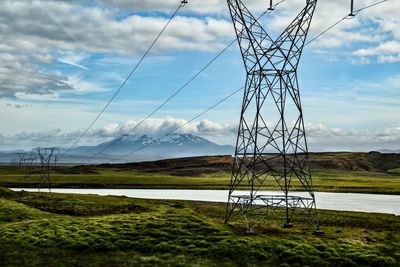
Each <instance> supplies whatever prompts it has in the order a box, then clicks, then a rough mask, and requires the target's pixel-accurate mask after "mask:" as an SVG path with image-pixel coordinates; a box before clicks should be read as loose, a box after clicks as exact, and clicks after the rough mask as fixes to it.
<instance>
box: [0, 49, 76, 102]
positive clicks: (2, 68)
mask: <svg viewBox="0 0 400 267" xmlns="http://www.w3.org/2000/svg"><path fill="white" fill-rule="evenodd" d="M70 89H72V87H71V86H70V85H69V84H68V78H67V77H66V76H63V75H61V74H57V73H48V72H44V71H41V70H40V69H39V68H38V66H37V65H35V64H33V63H31V61H30V58H29V57H27V56H25V55H23V54H20V55H16V54H10V53H0V98H1V97H8V98H15V97H19V96H21V95H37V96H46V95H53V96H56V95H57V93H58V92H59V91H61V90H70Z"/></svg>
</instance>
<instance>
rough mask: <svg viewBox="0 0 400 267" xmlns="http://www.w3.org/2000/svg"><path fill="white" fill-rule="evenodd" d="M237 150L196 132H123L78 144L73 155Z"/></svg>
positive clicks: (130, 156)
mask: <svg viewBox="0 0 400 267" xmlns="http://www.w3.org/2000/svg"><path fill="white" fill-rule="evenodd" d="M233 153H234V147H233V146H230V145H218V144H215V143H213V142H211V141H209V140H207V139H205V138H202V137H199V136H195V135H192V134H171V135H168V136H165V137H154V136H151V135H140V136H137V135H136V136H135V135H133V136H119V137H116V138H114V139H113V140H111V141H107V142H104V143H101V144H99V145H96V146H81V147H77V148H74V149H72V150H71V152H70V155H71V157H72V156H76V157H79V158H82V156H87V155H95V157H94V159H96V158H97V159H99V158H102V159H107V158H110V159H111V158H116V157H121V160H120V161H140V160H153V159H162V158H177V157H189V156H204V155H231V154H233ZM71 159H72V158H70V160H71Z"/></svg>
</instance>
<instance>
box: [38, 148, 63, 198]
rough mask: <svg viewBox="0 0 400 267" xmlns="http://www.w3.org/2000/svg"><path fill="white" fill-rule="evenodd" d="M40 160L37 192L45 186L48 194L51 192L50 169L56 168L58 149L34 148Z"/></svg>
mask: <svg viewBox="0 0 400 267" xmlns="http://www.w3.org/2000/svg"><path fill="white" fill-rule="evenodd" d="M35 150H36V152H37V155H38V157H39V159H40V182H39V191H40V189H41V188H42V187H45V186H46V185H47V187H48V189H49V192H50V191H51V175H50V171H51V169H52V168H55V167H56V166H57V156H58V154H59V149H58V148H56V147H37V148H35Z"/></svg>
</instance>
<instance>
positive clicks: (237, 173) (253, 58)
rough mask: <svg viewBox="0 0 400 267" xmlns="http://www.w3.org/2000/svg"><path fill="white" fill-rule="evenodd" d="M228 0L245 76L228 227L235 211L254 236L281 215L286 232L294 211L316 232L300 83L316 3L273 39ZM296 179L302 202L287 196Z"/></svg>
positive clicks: (310, 3) (242, 8)
mask: <svg viewBox="0 0 400 267" xmlns="http://www.w3.org/2000/svg"><path fill="white" fill-rule="evenodd" d="M227 2H228V6H229V10H230V13H231V17H232V21H233V25H234V28H235V31H236V36H237V40H238V43H239V46H240V49H241V53H242V57H243V61H244V65H245V69H246V74H247V76H246V85H245V92H244V98H243V105H242V110H241V117H240V123H239V130H238V137H237V142H236V150H235V158H234V164H233V168H232V177H231V183H230V189H229V196H228V203H227V208H226V215H225V222H226V223H227V222H228V221H229V220H230V218H231V217H232V215H233V214H236V213H237V212H239V213H241V214H242V215H243V216H244V218H245V220H246V223H247V227H248V229H249V230H253V229H254V227H255V226H256V225H257V221H260V220H263V219H265V218H267V217H269V216H270V215H273V214H272V213H274V212H275V211H276V210H281V211H284V222H283V225H284V227H291V226H292V224H291V221H292V218H293V215H294V214H295V213H297V214H300V215H302V216H304V218H305V219H306V220H307V221H309V222H310V223H311V224H312V225H313V226H315V227H316V229H317V230H319V221H318V216H317V209H316V203H315V196H314V191H313V185H312V179H311V172H310V167H309V159H308V148H307V141H306V134H305V130H304V120H303V112H302V107H301V101H300V92H299V86H298V80H297V66H298V64H299V60H300V57H301V54H302V51H303V47H304V44H305V40H306V37H307V33H308V30H309V27H310V24H311V20H312V17H313V14H314V11H315V6H316V4H317V0H307V1H306V4H305V7H304V8H303V10H302V11H301V12H300V13H299V14H298V15H297V17H296V18H295V19H294V20H293V21H292V22H291V23H290V25H289V26H288V27H287V28H286V29H285V30H284V31H283V32H282V34H281V35H280V36H279V37H278V38H277V39H276V40H273V39H272V38H271V37H270V35H269V34H268V33H267V32H266V31H265V29H264V28H263V27H262V26H261V24H260V23H259V21H258V20H257V19H256V18H255V17H254V16H253V15H252V14H251V13H250V11H249V10H248V9H247V8H246V6H245V5H244V4H243V3H242V1H240V0H227ZM295 181H296V182H297V185H300V186H302V188H303V189H304V191H305V192H306V196H299V195H293V194H292V192H291V191H292V189H293V185H294V184H293V183H294V182H295ZM263 189H272V190H279V191H278V193H276V194H274V195H270V194H266V193H263V192H262V191H261V190H263ZM242 190H244V191H242Z"/></svg>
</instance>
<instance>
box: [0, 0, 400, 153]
mask: <svg viewBox="0 0 400 267" xmlns="http://www.w3.org/2000/svg"><path fill="white" fill-rule="evenodd" d="M188 2H189V3H188V4H187V5H186V6H185V7H183V8H181V9H180V10H179V12H178V14H177V15H176V17H175V18H174V19H173V20H172V21H171V23H170V25H169V26H168V27H167V29H166V31H165V32H164V33H163V35H162V36H161V37H160V39H159V41H158V42H157V43H156V44H155V46H154V47H153V49H152V51H151V52H150V53H149V55H148V56H147V57H146V58H145V59H144V61H143V62H142V64H141V65H140V66H139V68H138V69H137V71H136V72H135V73H134V75H133V76H132V77H131V79H130V80H129V82H128V83H127V84H126V85H125V86H124V87H123V89H122V90H121V91H120V93H119V94H118V95H117V97H116V98H115V99H114V101H113V102H112V103H111V105H110V106H109V107H108V108H107V109H106V111H105V112H104V114H103V115H102V116H101V117H100V119H99V120H98V121H97V122H96V123H95V124H94V126H93V128H92V129H91V130H90V131H89V132H88V134H87V135H86V136H85V138H83V139H82V141H81V142H80V143H79V144H78V145H86V144H97V143H99V142H102V141H106V140H109V139H112V138H114V137H116V136H119V135H122V134H126V133H127V132H129V130H130V129H132V128H133V127H135V125H137V123H138V122H139V121H141V119H143V118H144V117H146V116H147V115H148V114H149V113H150V112H152V111H153V110H154V109H155V108H156V107H157V106H159V105H160V104H161V103H162V102H163V101H164V100H165V99H167V98H168V97H169V96H170V95H172V94H173V93H174V92H175V91H176V90H178V89H179V88H181V87H182V86H183V85H184V84H185V83H186V82H187V81H188V80H189V79H190V78H191V77H193V75H195V74H196V73H197V72H198V71H199V70H201V69H202V68H203V67H204V66H205V65H206V64H207V63H208V62H209V61H210V60H211V59H212V58H213V57H214V56H215V55H217V54H218V53H219V52H220V51H221V50H222V49H224V48H225V47H226V45H227V44H229V43H230V42H231V41H232V40H234V38H235V33H234V30H233V26H232V22H231V18H230V14H229V10H228V6H227V3H226V1H225V0H201V1H200V0H189V1H188ZM243 2H244V3H245V4H246V5H247V6H248V8H249V10H250V11H251V12H252V13H253V14H254V16H256V17H257V16H258V15H259V14H261V13H262V12H263V11H264V10H265V9H266V8H267V7H268V3H269V1H261V0H243ZM376 2H378V0H355V9H358V8H362V7H364V6H368V5H370V4H373V3H376ZM179 3H180V1H177V0H163V1H161V0H152V1H150V0H71V1H63V0H57V1H53V0H33V1H32V0H29V1H28V0H25V1H24V0H12V1H9V0H4V1H1V2H0V38H1V40H2V41H1V42H0V109H1V112H0V122H1V123H0V150H13V149H30V148H32V147H35V146H59V147H69V146H70V145H72V143H73V142H74V141H75V140H76V139H77V137H78V136H79V135H80V134H81V133H82V132H83V131H84V129H85V128H86V127H88V126H89V125H90V123H91V122H92V121H93V119H94V118H95V117H96V115H97V114H98V113H99V111H100V110H101V109H102V108H103V107H104V105H105V104H106V103H107V101H108V100H109V99H110V98H111V97H112V95H113V94H114V92H115V91H116V90H117V89H118V88H119V86H120V85H121V84H122V83H123V81H124V80H125V79H126V77H127V76H128V74H129V73H130V72H131V70H132V68H133V67H134V65H135V64H136V63H137V62H138V60H139V59H140V57H141V56H142V55H143V53H144V52H145V51H146V49H147V48H148V47H149V45H150V44H151V42H152V41H153V40H154V38H155V37H156V36H157V34H158V33H159V32H160V30H161V29H162V27H163V26H164V25H165V23H166V22H167V20H168V18H169V17H170V15H171V14H172V13H173V11H174V10H175V9H176V8H177V6H178V5H179ZM303 6H304V1H300V0H286V1H285V2H283V3H281V4H280V5H278V6H277V7H276V9H275V10H274V12H272V13H271V14H268V15H266V16H265V17H264V18H263V20H262V24H263V26H264V27H265V28H266V30H267V31H268V32H269V33H271V35H274V34H275V35H276V34H278V33H280V32H281V31H283V30H284V29H285V27H286V26H287V25H288V24H289V23H290V21H291V20H292V19H293V18H294V17H295V15H296V14H297V13H298V12H299V11H300V10H301V9H302V8H303ZM349 8H350V0H335V1H330V0H319V1H318V4H317V8H316V11H315V15H314V19H313V22H312V25H311V28H310V32H309V36H308V37H309V40H310V39H311V38H312V37H314V36H316V35H317V34H318V33H320V32H322V31H323V30H325V29H326V28H328V27H329V26H331V25H332V24H333V23H335V22H336V21H338V20H339V19H341V18H342V17H344V16H345V15H346V14H348V13H349ZM399 13H400V1H398V0H388V1H386V2H384V3H382V4H380V5H377V6H375V7H372V8H369V9H366V10H364V11H362V12H360V13H358V14H357V16H356V17H354V18H352V19H345V20H344V21H342V22H341V23H340V24H338V25H337V26H336V27H334V28H333V29H332V30H330V31H328V32H327V33H326V34H324V35H323V36H321V37H320V38H318V39H317V40H315V41H313V42H312V43H310V44H309V45H308V46H306V47H305V48H304V52H303V55H302V59H301V61H300V65H299V69H298V77H299V85H300V92H301V97H302V104H303V112H304V118H305V123H306V132H307V138H308V143H309V150H311V151H338V150H348V151H371V150H377V149H385V148H386V149H396V150H397V149H400V105H399V103H400V16H399V15H398V14H399ZM244 81H245V72H244V66H243V61H242V58H241V55H240V51H239V48H238V46H237V45H236V44H235V45H233V46H232V47H230V48H229V49H228V50H227V51H226V52H225V53H223V54H222V55H221V56H220V57H218V59H217V60H215V62H214V63H213V64H211V65H210V66H209V67H208V68H207V69H206V70H205V71H204V72H202V73H201V74H200V75H199V76H198V77H197V78H196V79H195V80H193V82H191V83H190V84H189V85H188V86H187V87H186V88H185V89H183V90H182V91H181V92H179V94H177V95H176V97H174V98H173V99H172V100H171V101H170V102H169V103H168V104H167V105H165V106H164V107H163V108H162V109H161V110H159V111H158V112H157V113H155V114H154V115H153V116H152V117H151V118H150V119H148V120H146V121H145V122H144V123H143V124H142V125H141V126H140V127H138V128H137V129H136V130H135V131H133V132H132V134H134V135H140V134H152V135H159V134H163V133H165V132H168V131H171V130H173V129H175V128H176V127H179V126H181V125H183V124H185V123H186V122H187V121H188V120H191V119H192V118H193V117H195V116H196V115H198V114H199V113H201V112H203V111H204V110H205V109H207V108H208V107H210V106H212V105H214V104H215V103H217V102H218V101H220V100H221V99H223V98H224V97H226V96H228V95H230V94H231V93H232V92H234V91H236V90H238V89H239V88H241V87H242V86H243V85H244ZM242 97H243V93H242V92H239V93H237V94H235V95H234V96H232V97H231V98H229V99H228V100H227V101H225V102H223V103H222V104H220V105H219V106H218V107H216V108H215V109H213V110H211V111H210V112H208V113H206V114H204V115H203V116H201V117H200V118H198V119H196V120H194V121H193V122H192V123H190V124H188V125H186V126H184V127H182V128H181V129H179V132H180V133H191V134H196V135H199V136H202V137H205V138H207V139H209V140H211V141H214V142H216V143H219V144H232V145H234V144H235V135H236V131H237V125H238V121H239V116H240V109H241V101H242Z"/></svg>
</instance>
